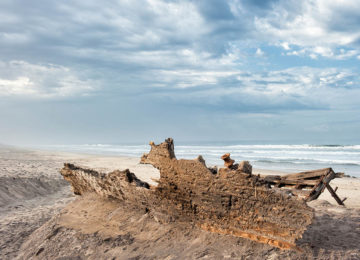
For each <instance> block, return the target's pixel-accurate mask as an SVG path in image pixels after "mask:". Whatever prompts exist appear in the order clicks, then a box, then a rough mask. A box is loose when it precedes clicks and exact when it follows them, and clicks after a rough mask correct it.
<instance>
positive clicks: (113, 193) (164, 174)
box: [61, 138, 314, 249]
mask: <svg viewBox="0 0 360 260" xmlns="http://www.w3.org/2000/svg"><path fill="white" fill-rule="evenodd" d="M150 145H151V151H150V153H149V154H145V155H144V156H143V157H142V158H141V162H142V163H150V164H152V165H153V166H154V167H156V168H158V169H159V170H160V180H159V182H158V186H157V187H150V189H146V188H142V187H141V186H144V185H136V182H135V181H129V178H128V177H127V176H128V175H129V174H130V172H128V171H124V172H120V171H115V172H112V173H110V174H108V175H104V174H100V173H98V172H96V171H92V170H85V169H83V168H79V167H76V166H74V165H69V164H66V165H65V167H64V169H62V170H61V173H62V174H63V175H64V177H65V179H67V180H68V181H70V183H71V184H72V186H73V189H74V192H75V193H78V194H82V193H84V192H89V191H95V192H96V193H98V194H100V195H102V196H107V197H113V198H118V199H121V200H129V201H130V202H131V203H134V204H135V205H136V204H139V207H141V208H144V207H146V209H147V210H149V211H152V212H154V213H159V214H160V215H163V216H164V215H166V216H169V218H170V219H172V220H175V221H187V222H193V223H194V224H195V225H197V226H199V227H200V228H202V229H204V230H207V231H210V232H216V233H220V234H229V235H233V236H239V237H244V238H249V239H251V240H254V241H258V242H262V243H266V244H270V245H273V246H276V247H279V248H283V249H290V248H293V249H294V248H296V245H295V241H296V239H298V238H300V237H301V236H302V234H303V232H304V230H305V229H306V227H307V226H308V225H309V224H310V223H311V222H312V219H313V216H314V213H313V210H312V209H311V208H310V207H308V206H307V205H306V203H305V201H304V200H301V199H298V198H297V197H294V196H292V195H289V194H287V193H286V192H284V191H282V190H280V189H277V188H272V189H271V188H269V187H268V184H267V183H266V181H264V180H263V179H261V178H259V177H258V176H255V175H251V173H250V174H249V172H247V173H244V172H242V171H241V170H239V169H236V170H233V169H231V168H220V169H219V171H218V172H216V171H215V172H214V171H213V170H210V169H208V168H207V167H206V165H205V162H204V161H203V159H202V160H199V159H196V160H183V159H180V160H177V159H176V157H175V153H174V144H173V140H172V139H170V138H169V139H167V140H165V142H164V143H161V144H159V145H155V144H154V143H150Z"/></svg>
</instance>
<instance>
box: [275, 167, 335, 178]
mask: <svg viewBox="0 0 360 260" xmlns="http://www.w3.org/2000/svg"><path fill="white" fill-rule="evenodd" d="M331 171H332V169H331V168H324V169H319V170H314V171H306V172H299V173H292V174H287V175H284V176H282V179H288V180H290V179H291V180H299V179H302V180H304V179H310V178H316V177H321V176H324V175H327V174H328V173H329V172H331Z"/></svg>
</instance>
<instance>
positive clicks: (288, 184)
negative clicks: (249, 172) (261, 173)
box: [264, 168, 346, 205]
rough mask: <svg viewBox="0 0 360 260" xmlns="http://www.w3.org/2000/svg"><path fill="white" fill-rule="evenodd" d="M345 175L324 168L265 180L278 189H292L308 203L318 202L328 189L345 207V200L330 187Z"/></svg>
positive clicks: (269, 177) (268, 177)
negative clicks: (334, 181)
mask: <svg viewBox="0 0 360 260" xmlns="http://www.w3.org/2000/svg"><path fill="white" fill-rule="evenodd" d="M343 175H344V174H343V173H339V174H338V173H335V172H334V171H333V169H331V168H324V169H319V170H313V171H306V172H299V173H292V174H288V175H284V176H279V175H273V176H271V175H270V176H266V177H265V178H264V179H265V180H266V181H267V182H268V183H269V184H270V185H275V186H276V187H278V188H285V189H290V191H291V192H292V193H293V194H294V195H296V196H299V197H301V198H303V199H305V200H306V201H312V200H316V199H317V198H318V197H319V196H320V194H321V193H322V192H323V191H324V190H325V188H327V189H328V191H329V192H330V194H331V195H332V197H333V198H334V199H335V200H336V202H337V203H338V204H339V205H344V201H345V200H346V198H344V199H342V200H341V199H340V198H339V197H338V195H337V194H336V191H337V188H335V190H334V189H333V188H332V187H331V186H330V181H331V180H333V179H334V178H338V177H342V176H343Z"/></svg>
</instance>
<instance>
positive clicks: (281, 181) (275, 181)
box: [272, 179, 319, 186]
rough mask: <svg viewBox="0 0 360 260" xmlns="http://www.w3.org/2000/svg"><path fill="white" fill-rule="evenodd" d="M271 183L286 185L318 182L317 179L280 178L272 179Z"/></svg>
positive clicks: (311, 184) (315, 183) (312, 184)
mask: <svg viewBox="0 0 360 260" xmlns="http://www.w3.org/2000/svg"><path fill="white" fill-rule="evenodd" d="M272 182H273V183H276V184H287V185H294V186H296V185H307V186H315V185H317V184H318V182H319V180H288V179H281V180H273V181H272Z"/></svg>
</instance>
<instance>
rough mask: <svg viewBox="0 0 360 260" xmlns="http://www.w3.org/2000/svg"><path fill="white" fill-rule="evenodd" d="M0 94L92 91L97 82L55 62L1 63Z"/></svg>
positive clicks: (56, 94) (58, 95)
mask: <svg viewBox="0 0 360 260" xmlns="http://www.w3.org/2000/svg"><path fill="white" fill-rule="evenodd" d="M0 70H1V72H0V96H23V97H30V98H31V97H32V98H61V97H69V96H83V95H88V94H91V92H93V91H94V90H95V89H96V83H95V82H94V81H90V80H81V79H80V78H79V77H78V76H77V75H76V73H75V72H74V71H72V70H71V69H69V68H66V67H63V66H57V65H54V64H41V65H39V64H30V63H27V62H25V61H11V62H0Z"/></svg>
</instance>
